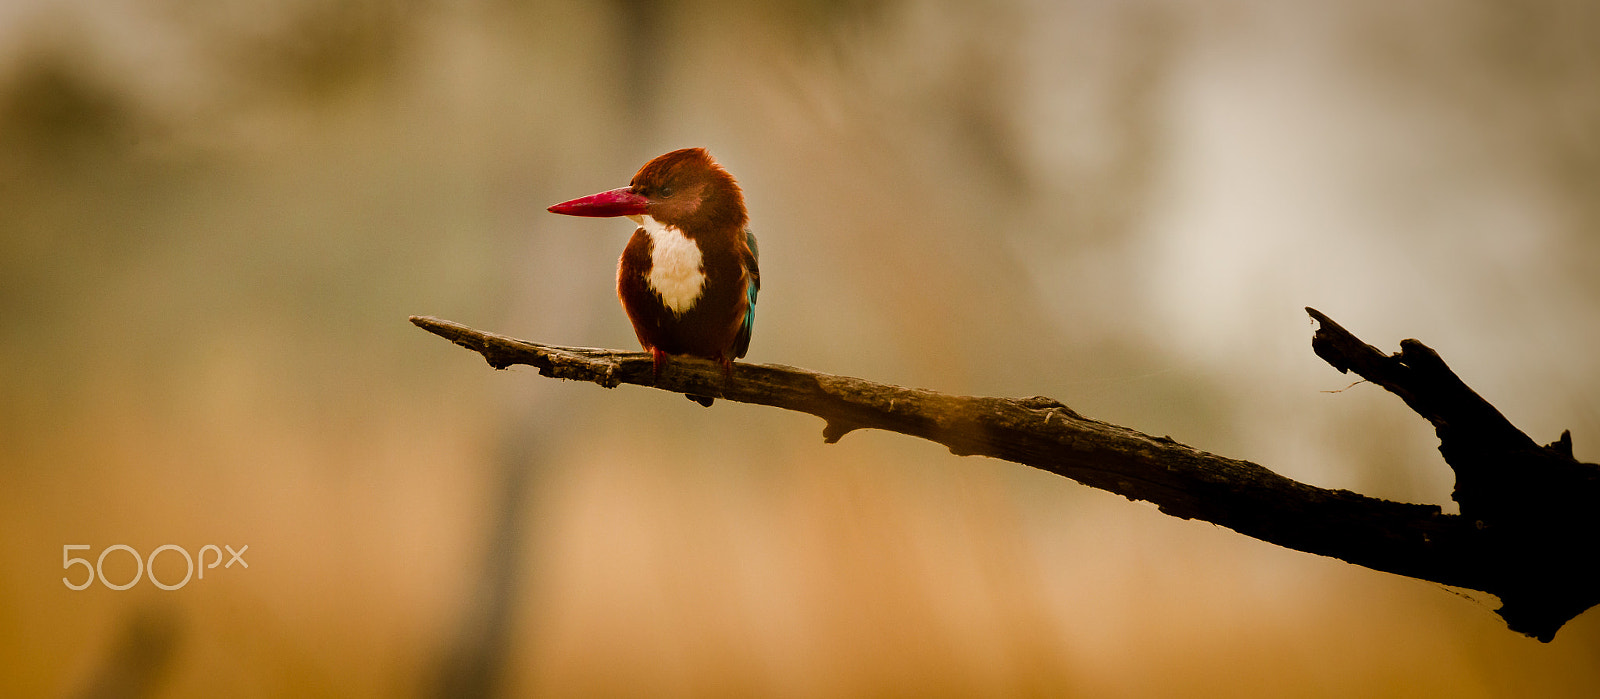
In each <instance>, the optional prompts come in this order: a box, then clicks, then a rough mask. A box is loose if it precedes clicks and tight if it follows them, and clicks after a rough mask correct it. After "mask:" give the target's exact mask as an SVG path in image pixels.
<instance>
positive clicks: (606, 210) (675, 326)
mask: <svg viewBox="0 0 1600 699" xmlns="http://www.w3.org/2000/svg"><path fill="white" fill-rule="evenodd" d="M549 211H550V212H551V213H557V214H566V215H568V216H595V217H611V216H626V217H628V218H629V219H632V220H633V222H634V223H635V224H638V228H637V229H636V230H634V232H633V237H632V238H629V239H628V246H627V247H626V248H624V249H623V251H622V259H621V260H619V261H618V263H617V297H618V298H620V299H621V300H622V310H623V311H624V312H626V313H627V314H628V320H629V321H630V322H632V323H633V332H634V334H635V335H637V336H638V337H639V344H640V345H642V346H644V349H645V351H647V352H649V353H650V356H651V359H652V360H654V371H655V376H656V377H657V378H659V377H660V376H661V367H662V366H663V365H665V364H666V362H667V358H668V356H669V355H688V356H691V357H702V358H705V359H710V360H712V361H714V362H717V363H719V364H721V365H722V371H723V375H724V376H725V377H727V379H728V380H732V378H733V360H735V359H738V358H741V357H743V356H744V355H745V353H746V352H747V351H748V350H749V349H750V331H751V328H752V327H753V326H754V325H755V320H756V292H758V291H760V290H761V272H760V271H759V270H758V269H757V267H756V260H757V249H756V237H755V234H753V233H751V232H750V229H749V228H748V224H749V217H748V216H747V215H746V213H745V208H744V194H743V193H742V192H741V191H740V190H739V183H738V182H736V181H734V179H733V175H730V174H728V171H727V170H724V169H722V166H721V165H718V164H717V161H716V160H713V159H712V158H711V154H710V153H708V152H706V150H705V149H704V148H684V149H681V150H675V151H672V152H671V153H667V154H665V155H661V156H658V157H656V158H655V159H654V160H651V161H650V162H648V163H645V165H644V167H642V168H639V172H638V173H637V174H635V175H634V176H633V180H632V181H631V182H629V184H628V186H626V187H620V188H617V189H612V190H608V191H605V192H600V193H599V194H591V195H589V196H587V197H581V198H578V199H573V200H571V201H565V202H561V203H560V204H556V205H555V206H552V207H550V208H549ZM689 398H690V399H691V400H695V401H696V402H699V403H700V404H701V405H705V406H710V405H711V399H710V398H707V397H704V396H689Z"/></svg>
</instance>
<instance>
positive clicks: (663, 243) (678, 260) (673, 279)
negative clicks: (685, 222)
mask: <svg viewBox="0 0 1600 699" xmlns="http://www.w3.org/2000/svg"><path fill="white" fill-rule="evenodd" d="M639 226H640V228H641V229H643V230H644V232H645V235H647V236H649V237H650V269H649V271H647V272H645V282H646V283H647V284H649V285H650V290H651V291H654V292H656V294H657V295H658V296H660V297H661V303H662V304H663V305H665V306H666V307H667V309H668V310H670V311H672V313H673V315H678V316H681V315H683V314H684V313H685V312H687V311H688V310H689V309H690V308H693V307H694V304H695V302H696V301H699V300H700V295H701V293H702V292H703V291H704V290H705V286H706V273H705V261H704V259H703V257H702V255H701V253H700V246H699V245H698V244H697V243H695V242H694V241H693V240H691V239H690V238H689V237H688V236H686V235H684V234H683V232H682V231H680V230H678V229H677V228H674V227H672V226H668V225H665V224H663V223H661V222H660V221H657V220H655V219H654V218H651V217H650V216H642V217H640V221H639Z"/></svg>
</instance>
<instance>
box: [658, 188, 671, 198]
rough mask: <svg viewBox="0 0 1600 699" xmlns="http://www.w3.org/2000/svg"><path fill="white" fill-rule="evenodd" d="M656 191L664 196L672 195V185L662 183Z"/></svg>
mask: <svg viewBox="0 0 1600 699" xmlns="http://www.w3.org/2000/svg"><path fill="white" fill-rule="evenodd" d="M656 191H657V192H658V193H659V194H661V196H663V197H670V196H672V186H671V185H661V189H658V190H656Z"/></svg>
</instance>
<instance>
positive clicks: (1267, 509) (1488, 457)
mask: <svg viewBox="0 0 1600 699" xmlns="http://www.w3.org/2000/svg"><path fill="white" fill-rule="evenodd" d="M1306 311H1307V312H1308V313H1310V314H1311V316H1312V317H1313V318H1314V319H1316V320H1317V321H1318V322H1319V324H1320V326H1321V327H1320V328H1319V329H1318V330H1317V332H1316V334H1315V336H1314V338H1313V343H1312V344H1313V350H1314V351H1315V352H1316V353H1317V355H1318V356H1320V357H1322V358H1323V359H1324V360H1326V361H1327V362H1328V363H1329V364H1332V365H1333V366H1334V368H1336V369H1339V370H1340V371H1341V372H1342V371H1347V370H1349V371H1355V372H1356V373H1357V374H1359V375H1361V376H1362V377H1364V378H1367V379H1368V380H1371V381H1372V382H1374V383H1376V384H1378V385H1381V386H1383V387H1384V388H1386V389H1388V390H1390V391H1392V392H1394V393H1395V394H1396V395H1398V396H1400V397H1401V398H1402V399H1403V400H1405V401H1406V404H1407V405H1409V406H1411V407H1412V409H1413V410H1415V411H1417V412H1418V413H1419V414H1421V415H1422V416H1423V417H1425V418H1427V419H1429V420H1430V421H1432V422H1433V423H1434V425H1435V426H1436V427H1437V429H1438V431H1439V434H1440V438H1441V442H1442V443H1441V447H1440V450H1441V452H1443V453H1444V455H1445V458H1446V460H1447V461H1448V462H1449V463H1450V464H1451V466H1452V467H1453V468H1455V469H1456V472H1457V476H1458V485H1457V489H1456V499H1457V500H1458V501H1459V502H1460V503H1461V509H1462V514H1461V515H1447V514H1443V513H1442V512H1441V510H1440V508H1439V507H1438V506H1436V505H1418V504H1409V503H1397V502H1391V501H1388V500H1381V499H1378V498H1372V497H1367V496H1365V495H1361V494H1358V493H1353V492H1350V491H1347V490H1327V489H1324V488H1318V487H1315V486H1311V485H1307V484H1305V483H1300V482H1298V481H1295V480H1292V479H1289V478H1285V477H1283V476H1280V475H1278V474H1276V473H1273V472H1272V471H1269V470H1267V469H1265V468H1263V467H1261V466H1259V465H1256V464H1254V463H1251V462H1248V461H1240V460H1237V459H1230V458H1227V457H1223V456H1217V455H1215V454H1208V453H1206V452H1203V451H1200V450H1198V449H1194V448H1192V447H1188V446H1185V445H1183V444H1179V443H1178V442H1176V441H1173V440H1172V439H1171V438H1168V437H1153V436H1150V435H1147V434H1143V433H1141V432H1137V431H1135V430H1131V429H1128V428H1125V427H1119V426H1117V425H1112V424H1109V423H1105V422H1100V421H1098V420H1092V419H1089V418H1085V417H1083V416H1082V415H1079V414H1078V413H1076V412H1074V411H1073V410H1072V409H1070V408H1068V407H1067V406H1065V405H1063V404H1061V403H1060V402H1058V401H1055V400H1053V399H1050V398H1044V397H1038V396H1035V397H1032V398H986V397H973V396H952V395H947V394H943V393H936V392H934V391H927V390H922V389H912V388H902V387H900V386H892V385H888V384H881V383H875V382H872V381H866V380H863V379H857V378H852V377H848V376H836V375H832V374H824V373H820V372H815V371H809V370H806V369H797V368H794V367H788V366H782V365H776V364H747V363H740V364H735V365H734V372H733V377H732V380H731V381H730V380H727V379H726V378H725V377H724V375H723V372H722V368H721V367H720V366H719V365H717V364H715V363H713V362H709V361H704V360H699V359H694V358H687V357H674V358H673V361H672V362H670V363H669V364H668V365H667V367H666V368H665V369H663V371H662V372H661V375H660V377H659V379H657V378H656V377H653V376H652V363H651V359H650V355H649V354H647V353H644V352H623V351H618V350H609V349H588V348H577V347H558V346H552V345H542V344H537V343H532V342H527V341H524V340H518V339H515V338H510V337H505V336H502V335H495V334H493V333H486V332H482V331H479V330H474V329H472V328H469V327H467V326H464V325H461V324H459V323H454V322H451V321H447V320H440V319H437V318H431V317H420V316H413V317H412V318H411V322H412V323H414V324H416V325H417V326H418V327H421V328H423V329H424V330H427V331H428V332H431V333H434V334H436V335H439V336H440V337H443V338H445V339H448V340H450V341H452V342H454V343H456V344H458V345H461V346H463V347H466V348H468V349H471V350H473V351H476V352H478V353H479V354H482V355H483V357H484V359H486V360H487V361H488V362H489V364H490V365H491V366H494V367H495V368H497V369H503V368H506V367H508V366H511V365H513V364H526V365H529V366H533V367H537V368H538V369H539V373H540V374H543V375H545V376H549V377H552V378H560V379H571V380H578V381H590V382H594V383H597V384H600V385H602V386H605V387H607V388H613V387H616V386H617V385H619V384H623V383H631V384H638V385H641V386H653V387H655V388H659V389H662V390H666V391H674V392H677V393H683V394H686V395H698V396H713V397H717V398H724V399H727V400H732V401H739V402H742V403H755V404H759V405H770V406H774V407H779V408H784V409H788V410H795V411H799V412H805V413H810V414H812V415H816V416H818V417H820V418H822V419H823V420H824V421H826V426H825V427H824V428H823V431H822V436H823V439H824V441H827V442H829V443H832V442H837V441H838V440H839V439H840V438H841V437H843V436H844V435H845V434H847V433H849V432H851V431H853V430H857V429H864V428H874V429H882V430H889V431H892V432H900V433H902V434H907V435H911V436H915V437H922V438H923V439H927V440H930V441H934V442H938V443H939V444H943V445H945V446H947V447H949V449H950V451H951V452H952V453H954V454H958V455H963V456H989V457H993V458H997V459H1004V460H1007V461H1013V462H1016V463H1020V464H1026V465H1029V466H1033V467H1035V468H1039V469H1043V470H1046V471H1049V472H1051V473H1055V474H1059V475H1062V476H1066V477H1067V478H1071V479H1073V480H1075V481H1078V482H1079V483H1082V484H1084V485H1087V486H1090V487H1094V488H1099V489H1102V490H1107V491H1110V492H1113V493H1116V494H1118V495H1122V496H1124V497H1126V498H1128V499H1130V500H1145V501H1148V502H1151V503H1154V504H1155V505H1156V506H1157V507H1159V508H1160V510H1161V511H1162V512H1164V513H1166V514H1169V515H1172V516H1174V517H1181V518H1184V519H1199V520H1204V521H1207V522H1211V523H1214V524H1219V525H1222V526H1225V527H1228V528H1230V529H1233V530H1234V531H1237V532H1239V533H1241V534H1245V535H1248V536H1252V537H1255V538H1257V539H1261V540H1262V541H1266V542H1269V543H1273V544H1278V545H1280V546H1285V547H1288V548H1292V549H1296V550H1299V551H1305V552H1308V553H1315V554H1319V555H1323V556H1332V557H1334V558H1338V559H1340V560H1344V561H1348V562H1350V563H1355V564H1358V565H1362V566H1366V567H1368V568H1372V569H1375V570H1381V571H1386V572H1390V573H1395V574H1399V575H1404V576H1408V577H1413V578H1419V579H1422V580H1430V581H1433V582H1438V583H1443V584H1445V585H1452V586H1457V587H1464V588H1470V589H1474V590H1481V591H1484V592H1488V593H1491V594H1494V595H1497V596H1498V597H1500V599H1501V602H1502V604H1503V606H1502V607H1501V608H1500V610H1499V614H1500V615H1501V617H1502V618H1504V619H1505V621H1506V624H1507V625H1508V626H1509V627H1510V628H1512V629H1513V630H1516V631H1520V632H1522V633H1525V634H1527V635H1530V636H1534V637H1536V638H1538V639H1540V640H1543V641H1549V640H1550V639H1551V638H1553V637H1554V635H1555V633H1556V631H1557V630H1558V629H1560V628H1561V626H1562V625H1563V624H1565V623H1566V622H1567V621H1568V620H1570V619H1572V618H1573V617H1576V616H1577V615H1579V614H1581V613H1583V611H1584V610H1586V609H1588V608H1589V607H1592V606H1594V605H1595V604H1596V603H1600V573H1597V572H1595V570H1593V569H1594V568H1597V567H1600V566H1594V565H1592V563H1591V562H1590V560H1589V559H1591V558H1592V557H1593V552H1594V551H1596V550H1600V513H1597V510H1600V508H1597V507H1596V505H1597V504H1600V467H1596V466H1595V465H1593V464H1583V463H1579V462H1577V461H1575V460H1574V459H1573V458H1572V453H1571V441H1570V437H1569V436H1567V435H1563V437H1562V441H1559V442H1557V443H1555V444H1553V445H1551V446H1549V447H1540V446H1538V445H1537V444H1535V443H1534V442H1533V440H1531V439H1529V438H1528V437H1527V436H1526V435H1524V434H1522V433H1521V432H1520V431H1518V430H1517V429H1516V428H1515V427H1513V426H1511V424H1510V423H1509V422H1508V421H1506V419H1505V418H1504V417H1503V416H1501V415H1500V413H1499V412H1498V411H1496V410H1495V409H1494V407H1493V406H1491V405H1489V404H1488V403H1487V402H1486V401H1484V400H1483V399H1482V398H1480V397H1479V396H1478V395H1477V394H1475V393H1473V392H1472V391H1471V389H1469V388H1467V387H1466V385H1465V384H1463V383H1461V381H1460V379H1458V378H1457V377H1456V376H1455V374H1453V373H1451V372H1450V370H1449V368H1448V367H1446V366H1445V364H1444V362H1443V361H1442V360H1441V359H1439V356H1438V355H1437V354H1435V353H1434V352H1433V351H1432V350H1430V349H1428V348H1427V347H1425V346H1423V345H1422V343H1420V342H1417V341H1416V340H1405V341H1403V342H1401V348H1402V352H1401V353H1400V354H1397V355H1393V356H1387V355H1384V354H1383V353H1382V352H1380V351H1378V350H1377V349H1375V348H1373V347H1371V346H1370V345H1366V344H1365V343H1362V342H1361V341H1360V340H1358V339H1356V338H1355V337H1354V336H1353V335H1351V334H1350V333H1348V332H1347V331H1345V330H1344V328H1341V327H1339V326H1338V325H1337V324H1336V323H1334V322H1333V321H1331V320H1329V319H1328V318H1327V316H1324V315H1323V314H1321V313H1319V312H1317V311H1315V310H1313V309H1309V308H1308V309H1306Z"/></svg>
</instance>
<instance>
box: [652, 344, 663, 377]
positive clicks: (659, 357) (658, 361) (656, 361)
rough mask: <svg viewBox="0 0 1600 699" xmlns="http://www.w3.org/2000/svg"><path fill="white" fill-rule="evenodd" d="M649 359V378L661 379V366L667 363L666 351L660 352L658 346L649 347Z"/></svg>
mask: <svg viewBox="0 0 1600 699" xmlns="http://www.w3.org/2000/svg"><path fill="white" fill-rule="evenodd" d="M650 359H651V367H650V379H651V380H652V381H660V380H661V367H664V366H666V365H667V353H666V352H662V351H661V350H660V349H659V348H656V347H651V348H650Z"/></svg>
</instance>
